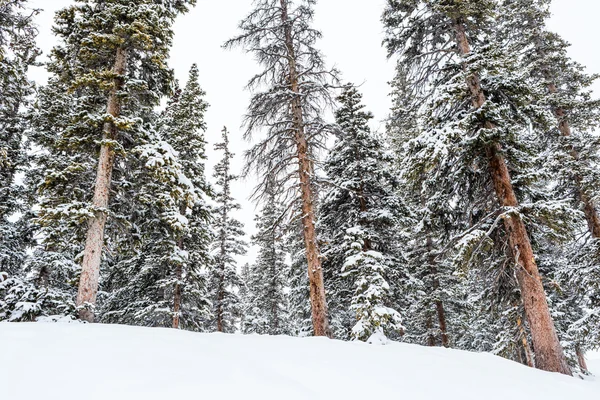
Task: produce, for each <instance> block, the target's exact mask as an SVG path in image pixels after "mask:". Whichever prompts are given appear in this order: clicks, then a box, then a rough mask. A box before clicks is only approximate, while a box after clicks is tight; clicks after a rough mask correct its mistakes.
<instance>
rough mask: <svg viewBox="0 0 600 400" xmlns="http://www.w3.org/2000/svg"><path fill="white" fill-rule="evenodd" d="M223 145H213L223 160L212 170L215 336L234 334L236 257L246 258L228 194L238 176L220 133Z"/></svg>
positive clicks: (233, 203)
mask: <svg viewBox="0 0 600 400" xmlns="http://www.w3.org/2000/svg"><path fill="white" fill-rule="evenodd" d="M222 138H223V141H222V142H221V143H218V144H216V145H215V150H217V151H222V152H223V158H222V159H221V161H220V162H219V163H218V164H217V165H216V166H215V172H214V177H215V178H216V186H217V190H216V196H215V199H216V201H217V208H216V210H215V214H216V221H215V226H214V231H215V232H214V235H215V241H214V243H213V246H212V254H213V257H214V269H213V272H212V281H211V287H212V290H213V296H212V297H213V314H214V319H215V327H214V328H216V330H217V331H218V332H228V333H231V332H234V330H235V325H234V323H235V318H237V316H238V315H239V313H240V307H241V302H240V298H239V296H238V294H237V290H238V289H239V288H240V287H241V286H242V284H243V283H242V282H241V279H240V276H239V274H238V271H237V261H236V257H237V256H242V255H244V254H246V247H247V244H246V242H245V241H244V240H243V237H244V236H245V233H244V225H243V224H242V223H241V222H240V221H238V220H237V219H235V218H234V216H233V215H232V214H233V213H234V212H235V211H237V210H239V209H240V208H241V206H240V205H239V203H237V202H236V201H235V198H233V196H232V194H231V184H232V182H234V181H235V180H236V179H238V178H237V176H235V175H233V174H232V173H231V159H232V158H233V157H234V154H233V153H231V152H230V150H229V132H228V131H227V128H223V131H222Z"/></svg>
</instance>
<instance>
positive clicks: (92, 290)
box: [77, 48, 128, 322]
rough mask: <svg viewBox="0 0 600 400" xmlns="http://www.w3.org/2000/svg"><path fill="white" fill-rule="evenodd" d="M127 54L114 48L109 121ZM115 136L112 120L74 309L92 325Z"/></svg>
mask: <svg viewBox="0 0 600 400" xmlns="http://www.w3.org/2000/svg"><path fill="white" fill-rule="evenodd" d="M127 55H128V54H127V50H126V49H123V48H118V49H117V53H116V57H115V64H114V66H113V74H114V78H113V85H112V89H111V92H110V95H109V97H108V105H107V111H106V112H107V114H108V115H110V116H111V118H118V117H119V116H120V115H121V99H120V98H119V92H120V91H121V90H122V88H123V84H124V76H125V73H126V70H127V58H128V57H127ZM117 133H118V131H117V127H116V126H115V123H114V120H112V119H111V120H109V121H106V122H105V123H104V128H103V134H102V139H103V143H102V146H101V147H100V157H99V160H98V170H97V175H96V184H95V188H94V199H93V206H94V209H95V212H94V216H93V217H91V218H90V220H89V221H88V229H87V236H86V241H85V250H84V253H83V263H82V266H81V278H80V281H79V291H78V294H77V306H78V307H80V309H79V317H80V318H81V319H82V320H85V321H88V322H94V318H95V315H94V310H93V309H92V308H90V306H91V307H93V306H94V305H95V304H96V296H97V294H98V279H99V276H100V263H101V261H102V247H103V245H104V227H105V225H106V218H107V213H106V211H107V208H108V201H109V197H110V185H111V180H112V171H113V167H114V162H115V150H114V145H113V144H112V143H110V141H114V140H116V139H117ZM107 142H108V143H107Z"/></svg>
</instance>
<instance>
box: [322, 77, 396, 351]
mask: <svg viewBox="0 0 600 400" xmlns="http://www.w3.org/2000/svg"><path fill="white" fill-rule="evenodd" d="M361 101H362V95H361V94H360V93H359V92H358V90H356V88H354V87H352V86H351V85H349V86H347V87H346V89H345V90H344V92H343V93H342V95H341V96H340V97H338V102H339V103H340V108H339V109H338V110H337V111H336V122H337V124H338V126H339V130H338V132H336V136H337V141H336V143H335V145H334V147H333V149H332V150H331V152H330V154H329V156H328V158H327V161H326V163H325V173H326V175H327V184H328V185H329V186H330V187H331V188H330V189H329V190H328V191H327V192H326V193H325V194H324V196H323V199H322V204H321V214H322V217H321V224H322V230H323V235H324V237H326V241H327V245H326V246H325V247H324V250H325V251H324V254H325V256H326V259H327V261H326V264H325V266H326V268H327V269H328V270H329V271H328V278H329V276H331V283H336V285H335V286H337V287H335V288H333V287H332V288H331V289H330V290H329V292H330V297H332V298H336V300H335V304H336V305H338V304H339V306H338V307H337V308H339V309H340V311H341V312H342V313H343V310H344V309H349V308H350V309H352V310H353V312H354V313H355V318H354V320H355V321H354V323H353V325H354V327H349V328H351V331H352V337H354V338H355V339H360V340H368V339H369V338H370V337H371V336H373V335H375V336H382V335H384V334H385V335H393V336H396V337H398V333H399V332H400V331H401V329H402V327H401V318H400V314H399V313H398V311H396V310H394V309H393V308H391V307H390V305H391V292H392V290H391V285H390V282H391V281H392V277H394V278H395V277H398V276H401V275H402V274H401V273H400V274H397V272H399V271H394V269H398V270H400V269H401V266H400V264H399V260H398V255H399V249H398V244H399V243H398V242H397V241H395V238H396V235H395V228H396V227H397V226H398V219H399V218H403V217H405V215H401V213H402V212H403V211H405V210H404V208H403V206H402V204H401V203H400V202H399V199H398V197H397V196H396V195H395V193H394V189H395V187H396V186H397V182H396V180H395V179H394V177H393V176H392V171H391V167H392V163H391V158H390V156H389V154H388V153H387V152H386V151H385V149H384V147H383V146H382V141H381V140H380V139H378V138H377V137H375V135H373V134H372V133H371V131H370V128H369V121H370V120H371V119H372V118H373V115H372V114H371V113H369V112H365V111H364V105H363V104H361ZM395 272H396V274H395ZM340 275H341V276H340ZM394 275H396V276H394ZM346 280H349V281H350V285H349V286H350V287H348V285H347V284H346V282H345V281H346ZM336 311H337V310H336ZM342 315H343V314H342ZM334 318H335V317H334ZM342 318H343V317H342ZM341 325H343V323H342V324H341ZM344 336H345V335H344V334H343V333H342V337H344Z"/></svg>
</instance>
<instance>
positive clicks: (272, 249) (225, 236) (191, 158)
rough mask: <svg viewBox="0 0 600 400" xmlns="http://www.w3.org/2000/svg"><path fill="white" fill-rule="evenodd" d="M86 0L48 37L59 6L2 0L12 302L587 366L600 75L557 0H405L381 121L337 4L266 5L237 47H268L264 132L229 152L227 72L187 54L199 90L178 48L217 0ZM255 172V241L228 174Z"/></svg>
mask: <svg viewBox="0 0 600 400" xmlns="http://www.w3.org/2000/svg"><path fill="white" fill-rule="evenodd" d="M70 3H71V4H70V5H69V6H67V7H66V8H63V9H61V10H60V11H58V12H57V13H56V15H55V17H54V25H53V28H52V34H53V36H54V37H55V39H56V42H57V45H56V46H55V47H54V48H53V49H52V51H51V52H50V54H48V55H44V56H42V52H41V50H40V48H39V44H38V41H39V30H38V27H37V26H36V22H35V21H36V20H35V18H36V15H37V14H38V13H39V12H40V10H36V9H35V8H32V7H31V5H30V4H29V2H28V0H0V321H5V322H6V321H7V322H33V321H59V320H65V319H67V320H73V321H75V320H78V321H83V322H86V323H98V324H121V325H133V326H143V327H162V328H173V329H180V330H188V331H195V332H223V333H231V334H233V333H237V334H260V335H288V336H297V337H307V336H324V337H328V338H332V339H338V340H342V341H362V342H367V343H371V344H374V345H375V344H387V343H390V342H391V341H398V342H405V343H411V344H417V345H422V346H431V347H445V348H452V349H459V350H466V351H472V352H489V353H493V354H496V355H498V356H501V357H504V358H507V359H509V360H512V361H515V362H518V363H521V364H524V365H527V366H529V367H534V368H538V369H541V370H545V371H550V372H557V373H561V374H565V375H586V374H588V373H589V371H588V367H587V365H586V358H585V354H586V353H587V352H590V351H593V350H597V349H598V348H600V214H599V208H598V206H597V204H596V203H597V202H599V201H600V159H599V158H600V153H599V146H600V136H599V132H600V131H599V130H598V127H599V126H600V100H598V99H596V98H594V96H593V92H592V85H593V84H594V82H595V81H596V79H598V78H599V76H598V75H595V74H590V73H588V72H586V68H585V66H583V65H581V64H580V63H578V62H577V61H576V60H573V59H572V58H571V57H570V56H569V53H568V49H569V43H568V42H567V41H566V40H564V39H563V38H562V37H561V36H560V35H558V34H557V33H554V32H552V31H551V30H550V29H549V28H548V20H549V18H550V16H551V13H550V6H551V4H552V1H551V0H387V1H386V5H385V7H384V9H383V10H382V15H381V20H380V21H379V22H380V24H381V29H382V37H381V45H382V46H383V47H384V48H385V50H386V51H387V53H388V57H389V59H390V61H391V62H393V63H394V65H395V66H396V68H395V76H390V77H389V80H390V88H389V92H390V95H391V98H392V100H393V106H392V108H391V109H390V110H389V115H388V116H387V118H386V124H385V127H384V129H381V131H377V130H375V129H372V126H371V122H372V120H373V118H374V116H373V114H372V113H371V112H370V111H369V110H370V108H369V104H366V103H365V101H364V100H363V95H362V93H361V85H360V84H355V83H350V82H346V81H345V80H344V78H343V75H342V73H343V71H339V70H338V69H337V68H335V67H334V66H333V65H335V64H334V62H333V61H334V60H332V62H330V60H329V59H327V58H326V54H323V53H322V52H321V50H320V49H319V41H320V40H321V38H322V34H321V32H320V31H319V27H318V26H316V24H315V6H316V3H317V0H254V1H253V3H252V8H251V9H250V10H249V12H248V13H247V16H246V17H245V18H244V19H243V20H241V21H239V24H238V26H237V28H236V26H232V27H231V38H230V40H228V41H227V42H225V43H223V44H222V45H223V49H225V50H227V51H243V52H245V53H246V57H248V58H252V59H253V60H254V61H255V62H256V64H257V67H258V69H257V70H256V71H240V73H242V74H244V76H246V75H247V80H248V86H247V89H248V91H249V93H250V98H249V103H248V105H247V111H246V114H245V115H244V126H243V127H242V132H241V133H240V134H238V133H237V128H238V127H228V128H223V129H222V130H221V137H220V141H219V143H218V144H216V145H215V146H214V147H213V146H209V145H208V141H207V139H206V135H207V132H208V130H211V131H214V130H215V129H216V130H217V132H218V131H219V130H220V127H214V126H210V127H209V126H207V123H206V119H205V115H206V112H207V109H208V107H209V103H210V102H211V96H210V94H207V93H205V91H204V90H203V85H202V82H203V81H204V82H205V81H209V80H210V79H211V77H210V76H202V75H201V74H200V72H199V69H198V67H197V65H192V66H191V68H190V69H189V75H188V78H187V81H185V82H183V83H182V84H180V83H179V82H178V81H177V80H176V79H175V71H174V70H173V68H172V67H171V66H170V59H169V57H170V51H171V49H172V47H173V41H174V38H175V33H174V28H173V27H174V24H175V22H176V21H177V19H178V18H180V17H181V16H183V15H184V14H186V13H188V12H189V11H190V10H191V8H192V7H195V6H197V4H196V3H197V1H196V0H72V1H71V2H70ZM199 40H201V39H199ZM198 62H207V61H206V60H202V59H199V60H198ZM34 67H36V68H39V67H43V68H44V69H45V70H46V71H47V73H48V74H49V79H48V82H47V83H46V84H39V83H36V82H34V81H33V80H32V79H31V77H30V71H31V69H32V68H34ZM242 135H243V137H244V139H245V140H246V148H247V151H246V152H245V153H244V154H243V156H244V159H245V166H244V168H243V169H242V170H240V171H237V170H236V169H235V168H234V167H233V166H232V159H233V157H234V154H233V153H234V151H233V150H232V141H235V142H237V141H241V136H242ZM209 158H210V159H211V160H213V161H214V162H213V164H214V165H215V166H214V168H208V167H207V162H208V160H209ZM247 177H253V178H252V179H254V181H255V182H256V187H255V188H254V190H253V192H252V193H253V194H252V201H253V202H254V204H255V205H256V215H254V220H255V222H256V232H255V233H254V234H253V235H247V227H245V226H244V224H243V223H242V222H241V221H240V220H238V219H236V215H239V212H240V209H241V205H240V200H241V199H240V198H239V196H238V194H237V193H236V192H235V190H233V189H232V187H233V186H232V185H233V184H234V183H235V182H237V181H239V180H240V179H245V178H247ZM254 181H253V182H254ZM244 212H246V213H248V212H254V210H244ZM250 246H253V247H255V248H257V249H258V251H257V255H256V257H255V259H253V260H251V262H248V263H245V262H241V261H240V260H241V259H242V258H241V257H243V256H244V255H246V254H247V251H248V248H249V247H250ZM1 326H2V324H0V329H2V327H1Z"/></svg>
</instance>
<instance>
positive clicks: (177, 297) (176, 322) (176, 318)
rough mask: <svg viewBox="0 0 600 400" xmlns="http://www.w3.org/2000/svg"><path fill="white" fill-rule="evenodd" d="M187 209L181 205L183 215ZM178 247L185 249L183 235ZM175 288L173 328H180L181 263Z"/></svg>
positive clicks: (177, 267)
mask: <svg viewBox="0 0 600 400" xmlns="http://www.w3.org/2000/svg"><path fill="white" fill-rule="evenodd" d="M186 211H187V206H186V205H185V204H182V205H181V208H180V212H181V215H185V213H186ZM177 247H179V249H180V250H184V243H183V235H182V236H181V237H180V238H179V240H178V241H177ZM175 279H176V282H175V290H174V293H173V328H174V329H179V323H180V320H181V298H182V289H181V281H182V279H183V266H182V265H181V264H177V266H176V267H175Z"/></svg>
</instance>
